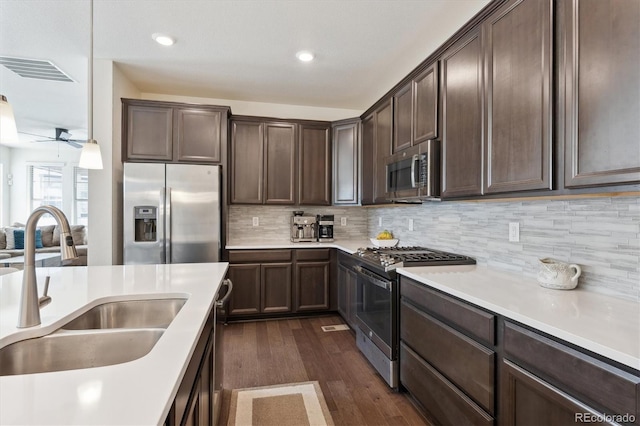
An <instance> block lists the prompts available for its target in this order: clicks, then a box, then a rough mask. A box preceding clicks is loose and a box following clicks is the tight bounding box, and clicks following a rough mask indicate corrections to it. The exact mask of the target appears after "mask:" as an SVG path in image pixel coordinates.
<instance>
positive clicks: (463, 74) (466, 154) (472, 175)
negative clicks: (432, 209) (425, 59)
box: [440, 29, 483, 198]
mask: <svg viewBox="0 0 640 426" xmlns="http://www.w3.org/2000/svg"><path fill="white" fill-rule="evenodd" d="M440 64H441V65H440V66H441V67H442V71H441V73H440V74H441V85H442V88H441V91H440V92H441V95H442V107H441V108H442V198H447V197H457V196H469V195H481V194H482V138H483V135H482V121H483V116H482V102H483V98H482V84H483V83H482V43H481V40H480V31H479V29H475V30H474V31H472V32H471V33H470V34H469V35H468V36H466V37H465V38H463V39H462V40H460V41H458V42H457V43H456V44H455V45H453V46H451V47H450V48H449V49H447V50H446V51H445V52H444V54H443V55H442V57H441V60H440Z"/></svg>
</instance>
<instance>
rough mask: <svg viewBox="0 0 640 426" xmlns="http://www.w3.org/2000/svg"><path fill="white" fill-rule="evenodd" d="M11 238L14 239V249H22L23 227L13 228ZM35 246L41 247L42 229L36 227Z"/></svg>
mask: <svg viewBox="0 0 640 426" xmlns="http://www.w3.org/2000/svg"><path fill="white" fill-rule="evenodd" d="M13 238H14V239H15V241H16V250H24V229H14V230H13ZM36 248H42V231H41V230H40V229H36Z"/></svg>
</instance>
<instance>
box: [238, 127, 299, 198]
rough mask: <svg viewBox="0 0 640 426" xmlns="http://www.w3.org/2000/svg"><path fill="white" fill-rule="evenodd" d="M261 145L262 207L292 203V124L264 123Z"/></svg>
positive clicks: (293, 146)
mask: <svg viewBox="0 0 640 426" xmlns="http://www.w3.org/2000/svg"><path fill="white" fill-rule="evenodd" d="M264 146H265V148H264V168H265V180H264V185H265V190H264V194H265V195H264V202H265V204H295V203H296V199H295V194H296V185H295V184H296V126H295V124H284V123H266V124H265V145H264ZM249 166H250V167H255V166H256V165H255V164H250V165H249Z"/></svg>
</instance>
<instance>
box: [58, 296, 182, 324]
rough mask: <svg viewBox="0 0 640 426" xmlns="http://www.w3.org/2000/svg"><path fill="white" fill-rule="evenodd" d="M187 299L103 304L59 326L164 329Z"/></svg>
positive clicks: (126, 301)
mask: <svg viewBox="0 0 640 426" xmlns="http://www.w3.org/2000/svg"><path fill="white" fill-rule="evenodd" d="M186 301H187V299H185V298H174V299H148V300H125V301H118V302H108V303H103V304H102V305H98V306H96V307H94V308H91V309H90V310H88V311H87V312H85V313H84V314H82V315H80V316H79V317H77V318H74V319H73V320H71V321H70V322H68V323H67V324H65V325H63V326H62V329H63V330H90V329H106V328H167V327H168V326H169V324H170V323H171V321H172V320H173V318H175V316H176V315H177V314H178V312H180V309H181V308H182V306H183V305H184V304H185V303H186Z"/></svg>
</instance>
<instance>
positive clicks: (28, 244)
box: [18, 206, 78, 328]
mask: <svg viewBox="0 0 640 426" xmlns="http://www.w3.org/2000/svg"><path fill="white" fill-rule="evenodd" d="M45 213H49V214H50V215H51V216H53V217H54V219H55V220H56V222H57V223H58V226H59V227H60V258H61V259H62V262H63V263H64V262H66V261H68V260H73V259H76V258H77V257H78V254H77V253H76V247H75V245H74V244H73V238H72V237H71V227H70V226H69V221H68V220H67V217H66V216H65V215H64V213H62V211H61V210H60V209H58V208H57V207H54V206H40V207H38V208H36V209H35V210H34V211H33V212H31V215H30V216H29V219H27V224H26V227H25V232H24V272H23V274H22V294H21V300H20V312H19V316H18V328H26V327H33V326H36V325H39V324H40V304H39V301H38V282H37V278H36V224H37V223H38V220H39V219H40V217H41V216H42V215H43V214H45Z"/></svg>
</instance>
